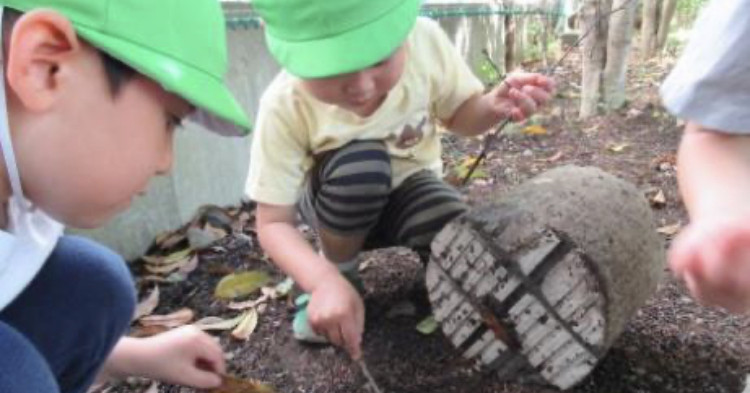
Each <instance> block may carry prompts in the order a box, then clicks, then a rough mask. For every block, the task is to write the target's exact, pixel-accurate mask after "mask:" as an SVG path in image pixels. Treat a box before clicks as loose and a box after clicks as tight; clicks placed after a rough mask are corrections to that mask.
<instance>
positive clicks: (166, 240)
mask: <svg viewBox="0 0 750 393" xmlns="http://www.w3.org/2000/svg"><path fill="white" fill-rule="evenodd" d="M183 240H185V233H184V232H183V231H175V232H164V233H162V234H161V235H159V236H157V237H156V240H155V242H156V245H157V246H159V248H161V249H162V250H168V249H170V248H172V247H174V246H176V245H177V244H178V243H180V242H181V241H183Z"/></svg>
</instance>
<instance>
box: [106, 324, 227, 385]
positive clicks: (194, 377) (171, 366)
mask: <svg viewBox="0 0 750 393" xmlns="http://www.w3.org/2000/svg"><path fill="white" fill-rule="evenodd" d="M225 369H226V366H225V363H224V353H223V351H222V349H221V347H220V346H219V344H218V343H217V342H216V341H215V340H214V339H213V338H212V337H211V336H209V335H207V334H206V333H204V332H202V331H200V330H199V329H197V328H195V327H194V326H183V327H180V328H177V329H174V330H170V331H168V332H165V333H161V334H158V335H156V336H152V337H147V338H133V337H123V338H121V339H120V341H119V342H118V343H117V345H116V346H115V348H114V350H113V351H112V353H111V354H110V355H109V358H108V359H107V362H106V363H105V364H104V367H103V368H102V370H101V371H100V372H99V375H98V378H97V381H98V382H100V383H103V382H106V381H109V380H113V379H123V378H126V377H131V376H135V377H142V378H149V379H155V380H158V381H161V382H167V383H174V384H178V385H185V386H192V387H196V388H201V389H208V388H214V387H217V386H219V385H220V384H221V376H220V374H223V373H224V372H225V371H226V370H225Z"/></svg>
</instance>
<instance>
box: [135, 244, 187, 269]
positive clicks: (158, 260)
mask: <svg viewBox="0 0 750 393" xmlns="http://www.w3.org/2000/svg"><path fill="white" fill-rule="evenodd" d="M191 252H193V249H192V248H189V247H188V248H186V249H184V250H180V251H176V252H173V253H171V254H169V255H167V256H166V257H159V256H145V257H143V260H144V261H145V262H146V264H149V265H156V266H160V265H171V264H174V263H177V262H180V261H182V260H185V259H187V258H188V256H189V255H190V253H191Z"/></svg>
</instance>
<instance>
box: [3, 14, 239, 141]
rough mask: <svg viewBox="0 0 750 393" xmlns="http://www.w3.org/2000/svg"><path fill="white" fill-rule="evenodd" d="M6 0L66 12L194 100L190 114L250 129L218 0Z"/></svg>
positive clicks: (86, 32) (106, 45)
mask: <svg viewBox="0 0 750 393" xmlns="http://www.w3.org/2000/svg"><path fill="white" fill-rule="evenodd" d="M0 5H3V6H7V7H10V8H13V9H16V10H18V11H23V12H26V11H30V10H33V9H37V8H47V9H52V10H55V11H57V12H59V13H61V14H62V15H64V16H66V17H67V18H68V19H70V21H71V23H72V24H73V26H74V27H75V29H76V31H77V33H78V34H79V35H80V36H81V37H82V38H83V39H85V40H86V41H87V42H89V43H91V44H92V45H93V46H95V47H97V48H98V49H100V50H101V51H103V52H105V53H107V54H109V55H110V56H112V57H114V58H116V59H118V60H120V61H122V62H123V63H125V64H127V65H128V66H130V67H132V68H133V69H135V70H136V71H138V72H140V73H141V74H143V75H145V76H147V77H149V78H151V79H153V80H154V81H156V82H158V83H160V84H161V86H162V87H163V88H164V89H165V90H167V91H169V92H172V93H174V94H177V95H178V96H180V97H182V98H184V99H185V100H187V101H188V102H190V103H191V104H193V105H194V106H195V107H196V111H195V112H194V113H193V114H192V115H191V116H190V120H193V121H195V122H197V123H200V124H202V125H204V126H206V127H207V128H209V129H211V130H212V131H216V132H218V133H221V134H225V135H244V134H247V133H248V132H249V131H250V128H251V126H250V121H249V120H248V117H247V115H246V114H245V111H244V110H243V109H242V107H241V106H240V104H239V103H238V102H237V100H236V99H235V98H234V96H233V95H232V94H231V93H230V91H229V89H228V88H227V86H226V83H225V81H224V77H225V76H226V73H227V69H228V60H227V58H228V56H227V44H226V28H225V24H224V14H223V12H222V10H221V5H220V4H219V2H218V0H0Z"/></svg>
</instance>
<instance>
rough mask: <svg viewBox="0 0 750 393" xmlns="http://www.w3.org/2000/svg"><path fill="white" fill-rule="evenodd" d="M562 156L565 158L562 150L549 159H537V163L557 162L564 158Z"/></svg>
mask: <svg viewBox="0 0 750 393" xmlns="http://www.w3.org/2000/svg"><path fill="white" fill-rule="evenodd" d="M562 156H563V152H562V150H561V151H558V152H557V153H555V154H553V155H551V156H549V157H548V158H540V159H537V160H535V161H537V162H557V161H559V160H560V159H561V158H562Z"/></svg>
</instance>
